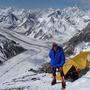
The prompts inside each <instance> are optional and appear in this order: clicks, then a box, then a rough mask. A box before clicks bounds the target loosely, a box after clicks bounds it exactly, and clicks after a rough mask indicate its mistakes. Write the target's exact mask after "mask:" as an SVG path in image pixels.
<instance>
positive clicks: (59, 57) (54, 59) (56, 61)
mask: <svg viewBox="0 0 90 90" xmlns="http://www.w3.org/2000/svg"><path fill="white" fill-rule="evenodd" d="M49 57H50V59H51V61H50V64H51V66H52V67H62V66H63V64H64V63H65V55H64V52H63V49H62V48H61V47H58V50H57V51H56V52H55V51H54V50H53V49H51V50H50V52H49Z"/></svg>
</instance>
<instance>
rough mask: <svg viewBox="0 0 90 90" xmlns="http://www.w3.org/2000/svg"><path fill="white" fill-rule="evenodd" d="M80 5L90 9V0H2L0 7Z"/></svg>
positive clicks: (61, 6) (62, 6)
mask: <svg viewBox="0 0 90 90" xmlns="http://www.w3.org/2000/svg"><path fill="white" fill-rule="evenodd" d="M72 6H78V7H80V8H85V9H90V0H0V7H16V8H27V9H28V8H33V9H35V8H66V7H72Z"/></svg>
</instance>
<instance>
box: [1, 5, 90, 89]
mask: <svg viewBox="0 0 90 90" xmlns="http://www.w3.org/2000/svg"><path fill="white" fill-rule="evenodd" d="M33 16H34V17H33ZM89 20H90V11H88V12H87V11H85V12H84V11H82V10H80V9H79V8H76V7H73V8H71V7H69V8H66V9H63V10H60V9H57V10H55V9H48V10H43V11H42V10H38V11H32V10H28V11H27V10H24V9H22V10H13V9H12V8H7V9H6V8H5V9H0V34H1V35H3V36H5V37H7V38H8V39H10V40H14V41H16V42H17V43H19V44H20V45H21V46H22V47H24V48H25V49H27V51H25V52H23V53H21V54H19V55H17V56H15V57H13V58H11V59H9V60H8V61H6V62H5V63H4V64H3V65H2V66H0V90H61V81H58V84H56V85H54V86H51V81H52V78H51V77H49V75H48V74H47V73H42V74H40V73H35V72H33V71H30V69H34V70H37V69H39V68H40V67H41V65H42V64H43V63H45V62H49V58H48V51H49V47H50V45H51V44H50V43H51V41H44V40H43V39H44V38H45V37H46V36H48V37H46V39H47V40H49V37H50V35H52V36H53V35H54V37H52V38H53V41H54V40H56V39H59V41H62V42H65V41H68V40H69V39H70V38H71V37H73V35H75V34H76V33H77V32H79V31H81V30H82V29H83V28H85V27H86V26H87V24H88V23H89ZM8 29H9V30H8ZM40 30H41V31H40ZM29 31H32V32H29ZM26 32H27V33H26ZM27 34H28V35H27ZM36 34H37V35H36ZM25 35H27V36H28V37H27V36H25ZM35 35H36V36H37V37H36V38H37V39H35V38H33V37H35ZM40 38H41V40H38V39H40ZM89 46H90V44H89V42H88V43H81V44H79V45H77V47H76V48H75V50H76V51H75V53H76V54H77V53H79V52H80V51H81V50H90V47H89ZM83 47H85V48H83ZM0 54H1V53H0ZM76 89H77V90H90V71H88V72H87V74H86V75H84V76H83V77H81V78H80V79H78V80H76V81H75V82H73V83H71V82H67V87H66V90H76Z"/></svg>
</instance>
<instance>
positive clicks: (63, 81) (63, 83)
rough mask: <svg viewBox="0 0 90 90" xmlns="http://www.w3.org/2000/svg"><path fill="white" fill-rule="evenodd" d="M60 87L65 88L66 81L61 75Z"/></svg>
mask: <svg viewBox="0 0 90 90" xmlns="http://www.w3.org/2000/svg"><path fill="white" fill-rule="evenodd" d="M62 88H63V89H65V88H66V82H65V79H64V77H62Z"/></svg>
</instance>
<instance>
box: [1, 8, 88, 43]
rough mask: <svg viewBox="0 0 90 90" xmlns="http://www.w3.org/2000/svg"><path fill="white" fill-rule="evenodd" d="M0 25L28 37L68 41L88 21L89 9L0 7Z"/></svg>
mask: <svg viewBox="0 0 90 90" xmlns="http://www.w3.org/2000/svg"><path fill="white" fill-rule="evenodd" d="M0 11H1V12H0V26H1V27H4V28H7V29H9V30H14V31H15V32H18V33H22V34H25V35H27V36H28V37H32V38H37V39H42V40H51V39H52V38H53V37H54V38H55V39H56V40H58V41H63V42H65V41H68V40H69V39H70V38H71V37H73V36H74V35H75V34H76V33H77V32H79V31H80V30H82V29H83V28H85V27H86V26H87V24H88V23H89V21H90V14H89V11H84V10H81V9H79V8H78V7H68V8H65V9H52V8H50V9H43V10H40V9H38V10H31V9H30V10H25V9H14V8H6V9H5V8H4V9H0Z"/></svg>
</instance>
